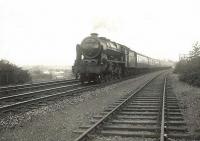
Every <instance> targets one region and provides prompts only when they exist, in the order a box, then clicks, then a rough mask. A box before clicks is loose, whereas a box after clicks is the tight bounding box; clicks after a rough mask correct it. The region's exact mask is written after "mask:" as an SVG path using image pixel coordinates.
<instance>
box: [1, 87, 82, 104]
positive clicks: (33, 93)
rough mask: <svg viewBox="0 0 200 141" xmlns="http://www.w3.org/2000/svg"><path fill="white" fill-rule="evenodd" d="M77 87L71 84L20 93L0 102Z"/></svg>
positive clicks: (2, 98)
mask: <svg viewBox="0 0 200 141" xmlns="http://www.w3.org/2000/svg"><path fill="white" fill-rule="evenodd" d="M79 85H80V84H72V85H67V86H60V87H55V88H49V89H43V90H39V91H32V92H27V93H21V94H16V95H11V96H6V97H1V98H0V102H1V101H3V100H8V99H12V98H13V99H14V98H18V97H23V96H28V95H35V94H39V93H43V92H50V91H53V90H59V89H63V88H68V87H69V88H70V87H74V86H79Z"/></svg>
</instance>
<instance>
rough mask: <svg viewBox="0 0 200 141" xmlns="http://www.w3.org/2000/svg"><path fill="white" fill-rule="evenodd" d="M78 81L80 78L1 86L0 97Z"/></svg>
mask: <svg viewBox="0 0 200 141" xmlns="http://www.w3.org/2000/svg"><path fill="white" fill-rule="evenodd" d="M76 82H77V83H78V80H75V79H71V80H56V81H48V82H40V83H29V84H22V85H13V86H7V87H0V97H3V96H7V95H12V94H16V93H19V92H20V93H21V92H24V91H33V90H39V89H43V88H48V87H53V86H54V87H55V86H61V85H66V84H71V83H76Z"/></svg>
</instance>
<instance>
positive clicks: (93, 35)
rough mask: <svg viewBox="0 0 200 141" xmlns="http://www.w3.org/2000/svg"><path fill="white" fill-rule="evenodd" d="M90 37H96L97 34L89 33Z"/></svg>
mask: <svg viewBox="0 0 200 141" xmlns="http://www.w3.org/2000/svg"><path fill="white" fill-rule="evenodd" d="M90 35H91V36H92V37H98V34H97V33H91V34H90Z"/></svg>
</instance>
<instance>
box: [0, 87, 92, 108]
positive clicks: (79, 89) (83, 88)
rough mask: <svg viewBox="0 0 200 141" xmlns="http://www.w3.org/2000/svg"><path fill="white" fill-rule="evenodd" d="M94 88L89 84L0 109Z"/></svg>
mask: <svg viewBox="0 0 200 141" xmlns="http://www.w3.org/2000/svg"><path fill="white" fill-rule="evenodd" d="M91 88H94V87H92V86H88V87H82V88H76V89H72V90H68V91H65V92H60V93H56V94H51V95H47V96H43V97H39V98H34V99H30V100H26V101H22V102H17V103H14V104H10V105H6V106H2V107H0V111H5V110H8V109H11V108H16V107H17V106H20V105H23V104H27V103H31V102H35V101H40V100H44V99H48V98H53V97H57V96H62V95H66V94H68V95H66V96H71V95H72V94H74V93H75V92H82V91H85V90H88V89H91Z"/></svg>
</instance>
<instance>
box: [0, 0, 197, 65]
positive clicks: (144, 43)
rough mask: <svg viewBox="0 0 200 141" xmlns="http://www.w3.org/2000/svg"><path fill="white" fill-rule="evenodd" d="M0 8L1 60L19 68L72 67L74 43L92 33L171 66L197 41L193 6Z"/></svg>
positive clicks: (10, 4) (27, 4) (22, 4)
mask: <svg viewBox="0 0 200 141" xmlns="http://www.w3.org/2000/svg"><path fill="white" fill-rule="evenodd" d="M104 3H106V5H105V4H104ZM97 4H98V5H99V7H103V9H104V10H103V11H102V10H96V5H97ZM113 4H114V5H115V6H113ZM122 5H123V6H122ZM0 7H2V8H1V10H0V11H2V12H0V31H2V32H0V59H6V60H8V61H10V62H11V63H14V64H16V65H19V66H26V65H33V66H34V65H44V66H55V65H57V66H72V65H73V63H74V60H75V56H76V44H80V42H81V41H82V40H83V39H84V38H85V37H87V36H89V35H90V33H93V32H95V33H98V34H99V36H101V37H106V38H108V39H110V40H112V41H115V42H117V43H120V44H123V45H125V46H127V47H129V48H130V49H132V50H134V51H136V52H139V53H141V54H144V55H146V56H149V57H152V58H155V59H161V60H164V59H165V60H172V61H178V59H179V55H180V54H187V53H189V51H190V50H192V45H193V43H194V42H195V41H198V40H199V39H200V28H199V25H200V21H199V15H198V13H200V9H199V8H198V1H181V0H178V1H172V0H170V1H162V0H161V1H160V0H153V1H151V2H150V1H147V0H142V1H131V0H127V1H126V2H124V1H114V0H110V1H101V2H97V1H93V0H86V1H84V2H83V1H80V0H74V1H64V0H62V1H59V2H56V3H55V2H54V1H47V0H42V1H39V0H36V1H34V2H32V1H26V0H19V1H14V0H10V1H3V2H2V3H1V4H0ZM110 8H112V10H110ZM119 9H120V10H119ZM169 9H170V10H169Z"/></svg>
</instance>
